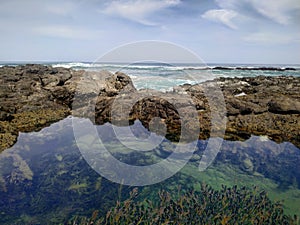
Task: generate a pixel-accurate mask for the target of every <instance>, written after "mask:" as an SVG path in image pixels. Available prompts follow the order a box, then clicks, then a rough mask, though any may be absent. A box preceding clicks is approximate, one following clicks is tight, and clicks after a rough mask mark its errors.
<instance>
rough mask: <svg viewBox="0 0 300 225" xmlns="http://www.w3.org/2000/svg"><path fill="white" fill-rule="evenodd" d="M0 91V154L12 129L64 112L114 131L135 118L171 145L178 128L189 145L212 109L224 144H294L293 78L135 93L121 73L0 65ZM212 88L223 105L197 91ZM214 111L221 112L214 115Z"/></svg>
mask: <svg viewBox="0 0 300 225" xmlns="http://www.w3.org/2000/svg"><path fill="white" fill-rule="evenodd" d="M259 69H261V70H267V69H268V70H273V68H259ZM0 87H1V88H0V106H1V108H0V150H3V149H5V148H8V147H9V146H11V145H12V144H13V143H14V142H15V141H16V139H17V135H18V132H19V131H23V132H30V131H35V130H39V129H41V128H43V127H45V126H47V125H49V124H51V123H53V122H55V121H58V120H60V119H63V118H65V117H66V116H67V115H69V114H70V113H71V111H72V114H73V115H74V116H80V117H87V118H90V119H91V120H92V122H95V123H97V124H103V123H105V122H112V121H113V122H114V123H115V125H120V126H121V125H125V124H128V121H129V123H133V122H134V121H135V120H140V121H141V123H142V124H143V125H144V126H145V127H146V128H148V129H150V130H151V129H152V128H153V127H154V130H152V131H154V132H156V133H158V134H160V132H161V131H160V130H161V129H162V128H163V127H164V124H165V125H166V130H167V134H166V137H167V138H169V139H170V140H172V141H178V140H179V138H180V135H181V134H182V131H184V133H185V134H186V136H185V137H183V138H184V139H185V140H194V138H195V136H193V135H194V134H195V132H196V131H197V133H196V134H198V133H199V135H198V136H197V137H196V138H200V139H207V138H209V137H210V136H211V135H212V134H211V129H212V121H211V119H212V112H217V113H218V115H219V118H221V120H223V119H225V118H224V116H225V115H227V127H226V133H225V139H229V140H245V139H247V138H249V137H250V136H251V134H254V135H266V136H268V137H269V138H270V139H272V140H275V141H277V142H283V141H290V142H292V143H294V144H295V145H296V146H298V147H300V138H299V137H300V131H299V127H300V96H299V93H300V78H297V77H287V76H284V77H265V76H257V77H245V78H219V79H215V80H213V81H207V82H204V83H201V84H197V85H182V86H179V87H175V88H174V91H173V92H169V93H165V94H163V95H162V94H161V93H159V92H156V91H154V90H143V91H137V90H136V89H135V87H134V86H133V83H132V81H131V79H130V78H129V76H127V75H126V74H124V73H121V72H117V73H115V74H112V73H110V72H108V71H100V72H93V71H75V70H71V69H66V68H52V67H50V66H43V65H22V66H17V67H9V66H3V67H1V68H0ZM217 87H220V89H221V91H222V93H223V95H224V101H222V100H221V99H219V98H212V99H213V103H214V104H211V103H212V102H210V101H209V100H208V98H207V97H206V96H205V93H206V91H205V90H209V92H210V93H211V95H212V96H214V95H219V94H220V93H221V92H218V90H219V89H218V88H217ZM206 94H207V93H206ZM184 96H188V98H185V97H184ZM187 99H188V100H187ZM222 107H223V108H224V111H225V112H219V111H218V110H217V109H218V108H222ZM124 111H125V112H127V114H124V113H123V112H124ZM194 111H195V112H196V114H194ZM157 118H159V119H157ZM185 118H189V119H185ZM153 121H156V122H153ZM153 123H157V124H156V125H157V126H156V125H155V126H153ZM199 123H200V125H199V126H200V132H198V130H197V129H198V128H197V124H199ZM151 127H152V128H151ZM156 128H157V129H156ZM214 131H215V133H216V134H214V135H221V136H222V125H221V124H220V123H219V124H218V123H217V124H216V127H214ZM161 134H163V133H161ZM189 138H190V139H189ZM248 163H249V162H248V161H245V165H246V166H245V169H249V168H248V167H247V165H248ZM246 167H247V168H246ZM250 170H251V169H250Z"/></svg>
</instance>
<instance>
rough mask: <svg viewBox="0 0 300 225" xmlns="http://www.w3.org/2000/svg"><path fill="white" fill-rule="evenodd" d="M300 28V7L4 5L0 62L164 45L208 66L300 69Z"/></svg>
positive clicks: (145, 0)
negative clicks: (134, 45) (291, 66)
mask: <svg viewBox="0 0 300 225" xmlns="http://www.w3.org/2000/svg"><path fill="white" fill-rule="evenodd" d="M299 21H300V1H299V0H124V1H106V0H64V1H61V0H43V1H40V0H26V1H24V0H1V1H0V60H1V61H95V60H96V59H98V58H99V57H101V56H103V55H104V54H106V53H108V52H110V51H111V50H113V49H116V48H117V47H118V46H122V45H126V44H127V43H133V42H140V41H144V40H156V41H162V42H169V43H172V44H175V45H179V46H181V47H184V48H187V49H189V50H190V51H192V52H194V53H195V54H196V55H198V56H199V57H200V58H202V59H203V60H204V61H205V62H207V63H256V64H257V63H261V64H266V63H268V64H300V26H299ZM132 54H134V53H132V52H131V53H130V54H128V59H129V61H130V57H131V55H132Z"/></svg>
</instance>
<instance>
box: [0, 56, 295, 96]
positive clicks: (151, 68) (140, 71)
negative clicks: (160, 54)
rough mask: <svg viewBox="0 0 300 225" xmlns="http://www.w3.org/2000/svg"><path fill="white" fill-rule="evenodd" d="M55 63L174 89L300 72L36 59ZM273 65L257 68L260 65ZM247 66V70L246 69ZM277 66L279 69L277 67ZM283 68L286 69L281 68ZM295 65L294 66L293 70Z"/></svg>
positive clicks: (233, 66) (249, 66)
mask: <svg viewBox="0 0 300 225" xmlns="http://www.w3.org/2000/svg"><path fill="white" fill-rule="evenodd" d="M36 63H42V64H45V65H51V66H54V67H65V68H72V69H76V70H81V69H83V70H93V71H99V70H108V71H111V72H116V71H122V72H124V73H126V74H128V75H129V76H130V77H131V79H132V81H133V83H134V85H135V87H136V88H137V89H143V88H151V89H156V90H160V91H170V90H172V88H173V87H174V86H177V85H182V84H185V83H189V84H195V83H199V82H203V81H207V80H212V79H214V78H217V77H254V76H259V75H264V76H296V77H299V76H300V65H279V64H276V65H269V64H205V63H203V64H201V65H199V64H178V63H174V64H165V63H133V64H126V63H100V62H97V63H90V62H36ZM20 64H24V62H7V63H2V64H1V63H0V66H3V65H13V66H15V65H20ZM264 67H267V68H270V69H269V70H257V68H264ZM245 69H246V70H245ZM274 69H277V70H274ZM280 69H281V70H282V71H280ZM292 69H293V70H292Z"/></svg>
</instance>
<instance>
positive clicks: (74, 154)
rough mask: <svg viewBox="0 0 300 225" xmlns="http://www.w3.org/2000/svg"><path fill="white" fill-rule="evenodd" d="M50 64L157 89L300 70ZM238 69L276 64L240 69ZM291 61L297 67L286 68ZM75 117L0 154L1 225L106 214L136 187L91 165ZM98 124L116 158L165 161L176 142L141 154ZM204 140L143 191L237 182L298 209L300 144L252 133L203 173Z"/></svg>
mask: <svg viewBox="0 0 300 225" xmlns="http://www.w3.org/2000/svg"><path fill="white" fill-rule="evenodd" d="M10 64H12V63H10ZM47 64H49V63H47ZM50 65H52V66H55V67H58V66H63V67H67V68H73V69H78V70H79V69H85V70H102V69H106V70H109V71H111V72H116V71H122V72H124V73H126V74H128V75H129V76H130V77H131V78H132V80H133V83H134V85H135V86H136V87H137V88H138V89H142V88H153V89H156V90H160V91H168V90H171V88H172V87H173V86H175V85H180V84H184V83H197V82H202V81H206V80H211V79H214V78H216V77H224V76H225V77H243V76H258V75H267V76H299V72H300V71H299V67H297V66H296V65H271V66H270V65H208V66H205V67H203V66H197V65H188V64H186V65H182V64H177V65H175V66H174V65H166V64H138V65H127V64H107V63H106V64H104V63H102V64H93V63H50ZM218 67H223V68H218ZM238 67H242V68H248V69H249V68H259V67H269V68H271V67H272V68H278V70H274V69H269V70H255V69H254V70H248V69H247V70H240V69H237V68H238ZM291 67H292V68H295V70H284V68H291ZM191 74H192V75H191ZM74 120H75V121H77V122H81V120H83V119H81V118H73V117H68V118H66V119H64V120H62V121H59V122H57V123H54V124H52V125H51V126H49V127H46V128H44V129H42V130H41V131H39V132H32V133H20V135H19V137H18V142H17V143H16V144H15V145H14V146H12V147H11V148H10V149H7V150H5V151H3V152H1V153H0V224H59V223H63V222H65V221H67V220H69V219H72V218H74V217H75V216H76V215H82V216H90V215H91V214H92V212H93V211H94V210H99V212H100V214H101V215H105V212H106V211H107V210H108V209H109V208H110V207H112V206H113V205H115V203H116V201H117V200H123V199H125V198H127V197H128V194H129V191H130V190H132V188H133V187H131V186H126V185H122V184H117V183H114V182H111V181H109V180H108V179H106V178H105V177H103V176H101V175H99V174H98V173H97V172H96V171H95V170H93V168H92V167H91V166H90V165H89V164H88V163H87V161H86V160H85V158H84V157H83V155H82V153H81V151H80V149H79V148H78V143H77V142H76V140H75V138H74V132H73V131H74V130H73V123H72V121H74ZM94 126H95V129H96V130H97V132H98V134H99V138H101V139H102V140H103V141H106V143H107V145H106V147H107V148H108V149H109V152H110V153H111V154H112V155H113V156H114V157H115V158H116V159H118V160H120V161H122V162H123V163H127V164H131V165H135V166H147V165H151V164H153V163H157V162H160V161H162V160H164V159H165V158H167V157H168V156H169V154H170V152H168V151H166V149H168V148H169V147H170V146H172V145H173V143H171V142H170V141H169V140H167V139H163V141H162V143H161V144H160V145H158V146H157V147H156V148H154V149H152V150H149V151H144V152H137V151H133V150H132V149H128V148H125V147H124V146H123V145H121V144H120V143H119V142H118V138H117V137H116V135H115V134H114V132H113V129H112V125H111V124H109V123H106V124H104V125H101V126H97V125H94ZM130 129H131V130H132V131H133V133H135V134H138V135H145V136H146V137H147V136H149V135H151V132H149V131H148V130H147V129H146V128H144V127H143V126H142V125H141V123H140V122H138V121H136V122H135V123H134V124H132V125H131V126H130ZM127 141H130V140H127ZM207 143H208V141H207V140H199V141H198V142H197V147H196V149H195V151H194V152H193V155H192V157H191V158H190V160H189V162H188V163H187V164H186V166H185V167H184V168H183V169H181V170H180V171H179V172H178V173H176V174H174V176H172V177H170V178H169V179H166V180H165V181H162V182H160V183H157V184H153V185H149V186H146V187H140V188H139V192H140V197H141V198H146V197H147V198H152V197H153V196H155V195H157V192H158V190H160V189H162V188H163V189H167V190H169V191H170V192H172V191H174V190H177V189H178V187H179V186H180V187H181V190H183V191H187V190H197V189H199V187H200V185H201V183H206V184H209V185H211V186H213V187H214V188H216V189H218V188H221V186H222V185H228V186H232V185H235V184H237V185H239V186H247V187H249V188H252V187H254V186H256V187H258V188H259V189H263V190H266V191H267V192H268V194H269V196H270V198H271V199H272V200H280V201H284V206H285V211H286V213H288V214H298V215H300V211H299V209H300V207H299V205H300V149H298V148H297V147H296V146H294V145H293V144H291V143H288V142H284V143H275V142H273V141H271V140H269V139H268V138H267V137H266V136H261V137H258V136H251V138H250V139H248V140H246V141H244V142H240V141H223V144H222V147H221V149H220V151H219V153H218V155H217V157H216V159H215V160H214V162H213V163H212V164H211V166H209V167H208V168H207V169H206V170H205V171H202V172H200V171H199V169H198V168H199V161H200V160H201V157H202V155H203V152H204V150H205V148H206V146H207ZM153 198H154V197H153Z"/></svg>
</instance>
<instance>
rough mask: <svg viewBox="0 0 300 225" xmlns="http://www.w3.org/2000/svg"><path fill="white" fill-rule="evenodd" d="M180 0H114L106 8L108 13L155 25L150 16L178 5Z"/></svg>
mask: <svg viewBox="0 0 300 225" xmlns="http://www.w3.org/2000/svg"><path fill="white" fill-rule="evenodd" d="M179 3H180V0H164V1H161V0H154V1H153V0H144V1H143V0H135V1H125V2H124V1H122V2H119V1H113V2H111V3H110V4H109V5H108V6H107V7H106V8H105V9H104V10H102V11H100V12H102V13H105V14H107V15H112V16H118V17H121V18H125V19H128V20H131V21H135V22H138V23H141V24H144V25H155V23H153V22H151V21H150V20H149V18H148V17H149V16H150V15H151V14H153V13H155V12H157V11H160V10H162V9H165V8H168V7H172V6H175V5H178V4H179Z"/></svg>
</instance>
